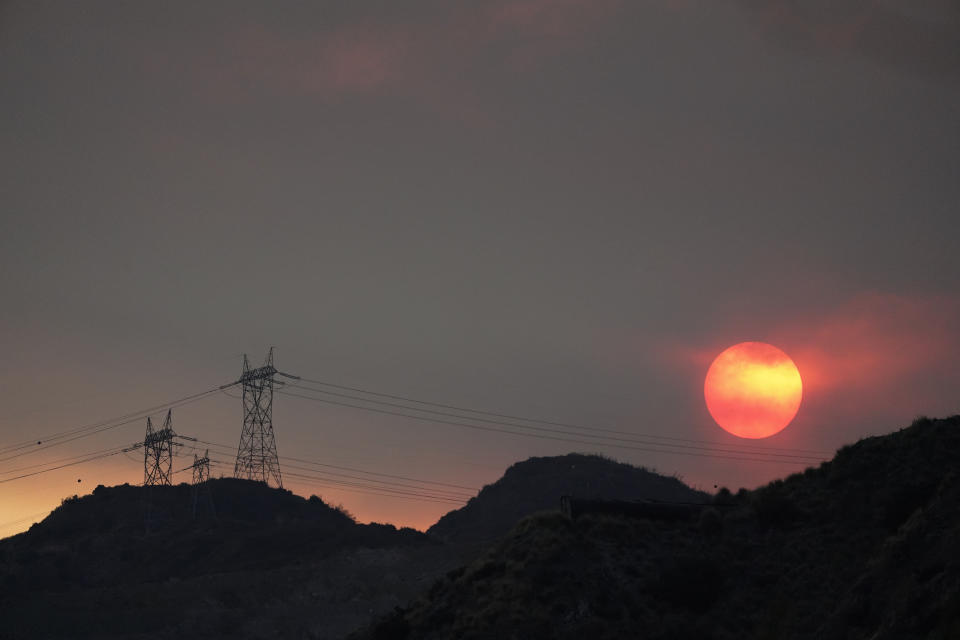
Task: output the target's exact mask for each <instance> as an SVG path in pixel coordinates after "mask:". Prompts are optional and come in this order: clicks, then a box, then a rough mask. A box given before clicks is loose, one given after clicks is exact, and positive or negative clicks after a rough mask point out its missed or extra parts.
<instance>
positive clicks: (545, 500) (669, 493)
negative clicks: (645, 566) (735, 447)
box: [427, 453, 710, 557]
mask: <svg viewBox="0 0 960 640" xmlns="http://www.w3.org/2000/svg"><path fill="white" fill-rule="evenodd" d="M564 495H568V496H576V497H578V498H608V499H623V500H638V499H650V498H653V499H657V500H669V501H679V502H686V501H689V502H707V501H709V499H710V496H709V495H708V494H706V493H703V492H701V491H695V490H693V489H691V488H690V487H688V486H687V485H685V484H683V482H681V481H680V480H678V479H677V478H671V477H667V476H662V475H660V474H657V473H654V472H652V471H648V470H647V469H643V468H641V467H634V466H633V465H629V464H625V463H622V462H616V461H614V460H611V459H609V458H604V457H602V456H598V455H586V454H579V453H571V454H567V455H564V456H551V457H542V458H529V459H528V460H524V461H523V462H518V463H516V464H514V465H512V466H511V467H510V468H508V469H507V470H506V472H505V473H504V474H503V477H502V478H500V479H499V480H497V481H496V482H494V483H492V484H489V485H487V486H485V487H483V489H482V490H481V491H480V493H479V494H478V495H477V497H476V498H472V499H471V500H470V501H469V502H468V503H467V504H466V505H465V506H464V507H463V508H461V509H457V510H455V511H451V512H450V513H448V514H446V515H445V516H443V517H442V518H440V520H438V521H437V523H436V524H435V525H433V526H432V527H430V529H428V530H427V533H429V534H430V535H431V536H435V537H437V538H439V539H440V540H443V541H444V542H448V543H452V544H454V545H456V546H458V547H460V548H462V549H463V550H464V552H465V553H466V555H467V557H470V556H471V554H472V555H475V554H476V552H477V551H479V550H480V549H481V548H482V547H483V546H485V545H487V544H489V543H491V542H493V541H494V540H496V539H498V538H500V537H501V536H503V535H504V534H506V533H507V532H508V531H510V529H511V528H512V527H513V526H514V525H516V523H517V522H519V521H520V519H522V518H524V517H525V516H528V515H530V514H533V513H537V512H539V511H556V510H558V509H559V507H560V497H561V496H564Z"/></svg>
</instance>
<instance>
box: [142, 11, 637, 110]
mask: <svg viewBox="0 0 960 640" xmlns="http://www.w3.org/2000/svg"><path fill="white" fill-rule="evenodd" d="M619 5H620V0H594V1H588V0H500V1H495V2H482V3H450V4H449V5H446V4H437V5H433V6H432V7H431V6H428V5H427V4H426V3H420V4H413V3H411V5H409V6H408V8H407V11H405V17H403V18H401V17H400V16H399V15H397V14H396V13H395V12H390V11H383V12H379V13H377V14H376V15H374V14H372V13H370V12H367V13H364V12H362V11H361V10H359V9H357V10H355V11H354V10H352V9H350V8H349V7H348V8H347V9H344V10H343V11H344V12H345V15H341V16H340V17H339V19H338V20H336V21H330V20H326V21H325V20H320V19H319V18H318V19H317V20H316V22H315V23H314V22H308V23H307V24H302V23H301V24H293V23H284V24H276V23H274V24H272V25H270V26H267V25H265V24H260V23H256V22H253V21H249V22H244V21H243V20H242V19H241V18H237V17H236V16H234V18H233V20H232V22H231V23H229V24H228V25H227V26H225V27H224V28H223V29H222V30H221V33H220V36H219V37H218V38H214V39H213V40H212V41H210V42H206V43H204V44H202V45H200V46H201V47H202V49H201V50H199V51H198V50H195V49H194V50H189V51H188V50H177V49H170V48H168V49H165V50H162V51H156V52H155V53H154V56H153V58H152V59H151V60H150V62H149V65H148V71H149V72H150V73H154V74H162V73H168V74H169V73H171V71H175V72H185V73H187V74H188V75H189V76H190V77H191V78H192V80H191V82H190V84H191V86H192V87H193V89H194V90H195V91H197V92H198V93H200V94H201V95H205V96H207V97H208V98H210V99H211V100H217V101H222V102H234V101H243V100H249V99H253V98H255V97H257V96H263V95H283V96H301V97H305V98H314V99H321V100H340V99H344V98H350V97H355V96H365V95H377V96H383V95H391V96H401V97H404V98H409V99H412V100H415V101H418V102H420V103H426V104H427V105H429V106H431V107H434V108H437V109H440V110H448V109H455V110H460V111H464V112H470V111H472V110H475V109H476V107H475V106H471V104H470V103H471V101H473V102H475V101H476V97H475V96H474V97H473V98H472V99H471V97H470V96H471V94H473V92H476V91H477V89H476V88H475V86H474V85H475V83H474V82H472V81H471V78H472V77H473V75H474V74H475V73H477V72H478V71H482V72H485V73H489V72H493V73H495V74H502V73H527V72H530V71H532V70H534V69H536V68H537V67H538V66H539V65H540V64H542V63H544V62H545V61H547V60H549V59H551V58H552V57H553V56H556V55H558V54H560V53H563V52H566V51H569V50H570V49H571V48H574V47H576V46H578V43H580V42H581V40H582V38H583V37H584V36H586V35H587V34H589V33H592V32H593V31H594V30H595V29H597V28H599V27H600V26H601V25H602V24H604V23H605V22H607V21H609V20H610V19H611V18H612V16H613V15H614V13H615V11H616V10H617V8H618V7H619ZM188 59H189V62H187V60H188ZM465 96H466V97H465Z"/></svg>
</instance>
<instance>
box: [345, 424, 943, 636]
mask: <svg viewBox="0 0 960 640" xmlns="http://www.w3.org/2000/svg"><path fill="white" fill-rule="evenodd" d="M715 500H716V502H717V506H714V507H708V508H706V509H704V510H703V511H702V512H701V513H700V514H699V518H697V519H692V520H690V521H686V522H663V521H655V520H650V519H644V518H630V517H625V516H617V515H587V516H582V517H580V518H578V519H576V520H571V519H569V518H567V517H565V516H562V515H560V514H541V515H537V516H534V517H531V518H528V519H525V520H524V521H522V522H521V523H520V524H519V525H518V526H516V527H515V528H514V529H513V530H512V531H511V532H510V533H509V534H508V535H507V536H506V537H505V538H504V539H502V540H501V541H500V542H499V543H497V544H496V545H495V546H493V547H492V548H491V549H489V550H488V551H487V552H486V553H484V554H483V555H482V556H481V557H480V558H478V559H477V560H475V561H474V562H472V563H470V564H469V565H468V566H466V567H464V568H462V569H459V570H456V571H452V572H450V573H448V574H447V576H446V577H445V578H443V579H441V580H439V581H438V582H436V583H435V584H434V585H433V586H432V587H431V588H430V589H429V590H428V591H426V592H425V593H424V594H422V596H421V597H420V598H419V599H418V600H417V601H415V602H414V603H413V604H411V605H410V606H409V607H408V608H407V609H400V610H397V611H396V612H395V613H394V614H392V615H390V616H388V617H386V618H383V619H381V620H380V621H379V622H378V623H377V624H375V625H374V626H373V627H371V628H370V629H368V630H366V631H364V632H362V633H358V634H356V635H355V636H353V637H355V638H358V639H359V638H381V639H383V638H391V639H394V640H401V639H405V638H411V639H412V638H416V639H433V638H464V639H467V638H510V637H517V638H520V637H522V638H584V637H588V638H592V639H600V638H626V637H644V638H662V639H667V638H676V639H684V638H698V639H707V640H709V639H711V638H712V639H726V638H730V639H733V638H736V639H737V640H740V639H742V638H825V639H828V640H830V639H834V638H835V639H837V640H840V639H844V640H847V639H849V640H855V639H861V638H863V639H867V638H869V639H871V640H894V639H896V640H900V639H921V638H923V639H926V640H948V639H955V638H960V545H958V544H957V541H958V540H960V508H958V505H960V416H955V417H952V418H949V419H945V420H928V419H921V420H918V421H916V422H915V423H914V424H913V425H912V426H910V427H909V428H906V429H903V430H901V431H898V432H896V433H893V434H890V435H888V436H883V437H874V438H867V439H865V440H862V441H860V442H858V443H856V444H855V445H852V446H848V447H845V448H843V449H841V450H840V451H839V452H838V453H837V455H836V456H835V458H834V459H833V460H832V461H830V462H827V463H824V464H822V465H821V466H820V467H818V468H810V469H807V470H806V471H804V472H803V473H800V474H795V475H793V476H790V477H789V478H787V479H785V480H778V481H776V482H773V483H771V484H769V485H767V486H765V487H762V488H760V489H758V490H756V491H741V492H740V493H738V494H736V495H731V494H730V493H729V492H727V491H721V492H720V493H719V494H718V495H717V496H716V498H715ZM721 507H723V508H721Z"/></svg>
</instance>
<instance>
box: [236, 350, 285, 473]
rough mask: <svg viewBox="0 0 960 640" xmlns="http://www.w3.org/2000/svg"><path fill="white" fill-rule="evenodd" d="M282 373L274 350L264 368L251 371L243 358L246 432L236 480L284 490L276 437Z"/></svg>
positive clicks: (237, 464) (240, 448)
mask: <svg viewBox="0 0 960 640" xmlns="http://www.w3.org/2000/svg"><path fill="white" fill-rule="evenodd" d="M277 373H278V371H277V370H276V369H275V368H274V366H273V347H270V352H269V353H268V354H267V360H266V362H265V363H264V365H263V366H262V367H259V368H257V369H251V368H250V362H249V360H247V354H243V375H241V376H240V380H238V381H237V382H238V383H240V384H242V385H243V432H242V433H241V434H240V447H239V448H238V449H237V462H236V464H235V465H234V467H233V477H234V478H246V479H248V480H259V481H261V482H264V483H266V484H270V481H271V480H272V481H273V482H274V483H276V485H277V486H278V487H281V488H282V487H283V479H282V478H281V477H280V460H279V459H278V458H277V441H276V439H275V438H274V436H273V385H274V384H275V383H274V380H273V377H274V376H275V375H276V374H277Z"/></svg>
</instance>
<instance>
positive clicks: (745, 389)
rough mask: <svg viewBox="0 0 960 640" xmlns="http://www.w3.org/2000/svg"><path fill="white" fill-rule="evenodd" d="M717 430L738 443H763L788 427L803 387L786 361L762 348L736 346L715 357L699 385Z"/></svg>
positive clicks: (761, 345) (756, 344) (760, 344)
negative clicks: (759, 440)
mask: <svg viewBox="0 0 960 640" xmlns="http://www.w3.org/2000/svg"><path fill="white" fill-rule="evenodd" d="M703 397H704V398H705V399H706V401H707V409H709V411H710V415H711V416H713V419H714V420H716V422H717V424H718V425H720V426H721V427H723V428H724V429H725V430H726V431H728V432H730V433H732V434H733V435H735V436H739V437H741V438H767V437H769V436H772V435H773V434H775V433H777V432H779V431H781V430H782V429H783V428H784V427H786V426H787V425H788V424H790V421H791V420H793V417H794V416H796V415H797V410H798V409H799V408H800V400H801V398H802V397H803V382H802V381H801V380H800V371H798V370H797V365H795V364H794V363H793V360H791V359H790V356H788V355H787V354H785V353H784V352H783V351H781V350H780V349H777V348H776V347H775V346H773V345H770V344H767V343H765V342H741V343H740V344H735V345H733V346H732V347H730V348H729V349H727V350H726V351H724V352H723V353H721V354H720V355H718V356H717V358H716V360H714V361H713V364H711V365H710V369H709V370H708V371H707V378H706V380H704V382H703Z"/></svg>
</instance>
